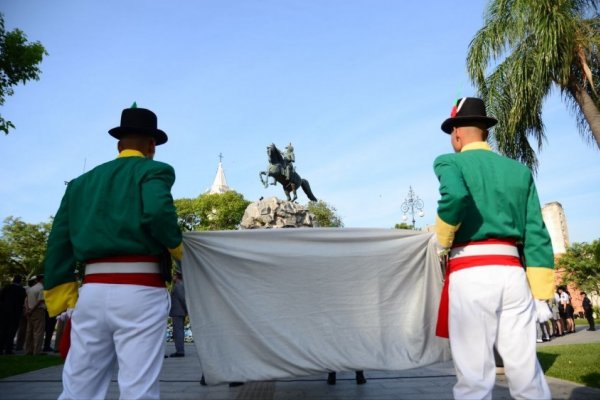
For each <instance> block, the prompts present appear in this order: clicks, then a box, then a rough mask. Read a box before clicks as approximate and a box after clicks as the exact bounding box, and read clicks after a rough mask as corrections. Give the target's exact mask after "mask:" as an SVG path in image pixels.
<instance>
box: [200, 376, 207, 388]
mask: <svg viewBox="0 0 600 400" xmlns="http://www.w3.org/2000/svg"><path fill="white" fill-rule="evenodd" d="M200 384H201V385H202V386H206V381H205V380H204V374H202V378H200Z"/></svg>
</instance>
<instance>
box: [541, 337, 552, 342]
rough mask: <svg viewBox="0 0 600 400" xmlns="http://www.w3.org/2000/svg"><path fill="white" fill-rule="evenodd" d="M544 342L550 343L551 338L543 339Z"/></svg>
mask: <svg viewBox="0 0 600 400" xmlns="http://www.w3.org/2000/svg"><path fill="white" fill-rule="evenodd" d="M542 341H543V342H549V341H550V338H549V337H543V338H542Z"/></svg>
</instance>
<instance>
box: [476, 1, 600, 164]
mask: <svg viewBox="0 0 600 400" xmlns="http://www.w3.org/2000/svg"><path fill="white" fill-rule="evenodd" d="M491 63H497V64H496V65H495V68H494V69H493V71H492V72H491V73H490V74H489V75H487V76H486V75H485V74H486V70H487V68H488V66H489V65H490V64H491ZM467 68H468V71H469V75H470V77H471V80H472V81H473V83H474V84H475V85H476V86H477V88H478V90H479V93H480V96H481V97H482V98H483V99H484V101H485V102H486V105H487V107H488V113H489V114H490V115H493V116H494V117H496V118H497V119H498V124H497V125H496V127H495V128H494V129H493V132H492V140H493V141H494V142H495V145H496V147H497V148H498V150H499V151H500V152H501V153H503V154H505V155H507V156H509V157H511V158H514V159H517V160H520V161H522V162H524V163H525V164H527V165H529V166H530V167H531V168H532V169H533V170H535V169H536V168H537V164H538V161H537V157H536V154H535V150H534V147H537V150H538V151H539V150H541V147H542V142H543V141H544V140H545V134H544V124H543V122H542V103H543V100H544V98H545V97H546V96H547V95H548V94H549V93H550V90H551V89H552V88H553V87H557V88H559V89H560V91H561V93H562V96H563V99H564V100H565V101H566V103H567V105H568V106H569V108H570V109H571V111H572V112H573V114H574V116H575V118H576V121H577V127H578V130H579V132H580V134H581V135H582V136H583V137H584V138H585V139H587V140H589V141H590V142H592V141H593V140H594V139H595V141H596V144H597V146H598V147H599V148H600V97H599V94H600V15H599V14H598V0H561V1H557V0H522V1H517V0H493V1H491V2H490V4H489V6H488V9H487V11H486V16H485V22H484V27H483V28H482V29H480V30H479V31H478V32H477V34H476V35H475V37H474V39H473V40H472V42H471V44H470V46H469V53H468V56H467ZM530 139H532V140H533V141H534V142H536V143H537V146H535V145H534V146H532V144H531V143H530V142H529V140H530Z"/></svg>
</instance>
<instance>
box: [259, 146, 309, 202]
mask: <svg viewBox="0 0 600 400" xmlns="http://www.w3.org/2000/svg"><path fill="white" fill-rule="evenodd" d="M287 150H288V152H287V153H286V157H284V156H283V155H282V154H281V151H279V149H278V148H277V146H275V144H271V145H270V146H268V147H267V156H268V158H269V167H268V169H267V170H266V171H261V172H260V174H259V176H260V181H261V182H262V183H263V185H265V188H266V187H268V186H269V177H272V178H273V182H272V183H271V185H276V184H277V182H279V183H281V186H283V191H284V192H285V195H286V196H287V199H288V201H296V199H297V198H298V195H297V194H296V189H298V187H301V188H302V190H303V191H304V193H306V196H307V197H308V198H309V199H310V200H311V201H317V198H316V197H315V196H314V195H313V193H312V191H311V190H310V185H309V184H308V181H307V180H306V179H302V178H300V175H298V173H296V170H295V168H294V166H293V165H292V163H293V161H294V156H293V148H292V145H291V144H290V145H289V146H288V148H287ZM265 176H266V179H264V178H263V177H265ZM290 193H291V194H292V195H293V197H292V196H290Z"/></svg>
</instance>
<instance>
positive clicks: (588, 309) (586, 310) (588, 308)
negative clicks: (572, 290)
mask: <svg viewBox="0 0 600 400" xmlns="http://www.w3.org/2000/svg"><path fill="white" fill-rule="evenodd" d="M579 294H580V295H581V296H583V300H582V302H581V305H582V306H583V315H585V318H586V319H587V321H588V324H589V325H590V327H589V328H588V331H595V330H596V325H595V322H594V309H593V308H592V302H591V301H590V298H589V297H587V294H586V293H585V292H581V293H579Z"/></svg>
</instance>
